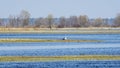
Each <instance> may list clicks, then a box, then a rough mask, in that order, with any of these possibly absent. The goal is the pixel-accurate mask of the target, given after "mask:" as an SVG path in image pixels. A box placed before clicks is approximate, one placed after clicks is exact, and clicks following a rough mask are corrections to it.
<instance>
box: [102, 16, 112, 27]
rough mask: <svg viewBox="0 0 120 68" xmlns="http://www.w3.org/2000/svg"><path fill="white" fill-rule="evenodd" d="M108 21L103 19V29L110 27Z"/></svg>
mask: <svg viewBox="0 0 120 68" xmlns="http://www.w3.org/2000/svg"><path fill="white" fill-rule="evenodd" d="M110 26H111V25H110V23H109V19H107V18H106V19H103V27H110Z"/></svg>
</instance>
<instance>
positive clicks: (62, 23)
mask: <svg viewBox="0 0 120 68" xmlns="http://www.w3.org/2000/svg"><path fill="white" fill-rule="evenodd" d="M59 20H60V22H59V25H58V27H60V28H64V27H66V18H65V17H64V16H62V17H60V18H59Z"/></svg>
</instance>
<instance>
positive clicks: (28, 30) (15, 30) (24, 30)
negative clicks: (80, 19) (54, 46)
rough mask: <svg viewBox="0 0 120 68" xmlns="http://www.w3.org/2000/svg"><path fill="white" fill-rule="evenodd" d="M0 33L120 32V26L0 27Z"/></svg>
mask: <svg viewBox="0 0 120 68" xmlns="http://www.w3.org/2000/svg"><path fill="white" fill-rule="evenodd" d="M0 33H42V34H43V33H44V34H48V33H49V34H65V33H67V34H116V33H117V34H120V28H110V27H101V28H100V27H97V28H90V27H89V28H52V29H51V30H50V29H49V28H0Z"/></svg>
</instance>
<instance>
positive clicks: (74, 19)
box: [70, 16, 80, 27]
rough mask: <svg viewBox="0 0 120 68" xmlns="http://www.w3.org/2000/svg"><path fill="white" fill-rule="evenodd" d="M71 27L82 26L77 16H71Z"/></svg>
mask: <svg viewBox="0 0 120 68" xmlns="http://www.w3.org/2000/svg"><path fill="white" fill-rule="evenodd" d="M70 24H71V27H80V24H79V22H78V17H77V16H70Z"/></svg>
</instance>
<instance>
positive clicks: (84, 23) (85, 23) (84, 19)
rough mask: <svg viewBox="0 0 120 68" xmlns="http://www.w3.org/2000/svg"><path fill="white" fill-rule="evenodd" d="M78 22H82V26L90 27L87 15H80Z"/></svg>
mask: <svg viewBox="0 0 120 68" xmlns="http://www.w3.org/2000/svg"><path fill="white" fill-rule="evenodd" d="M78 22H79V24H80V27H88V26H89V23H88V22H89V19H88V16H87V15H80V16H79V18H78Z"/></svg>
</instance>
